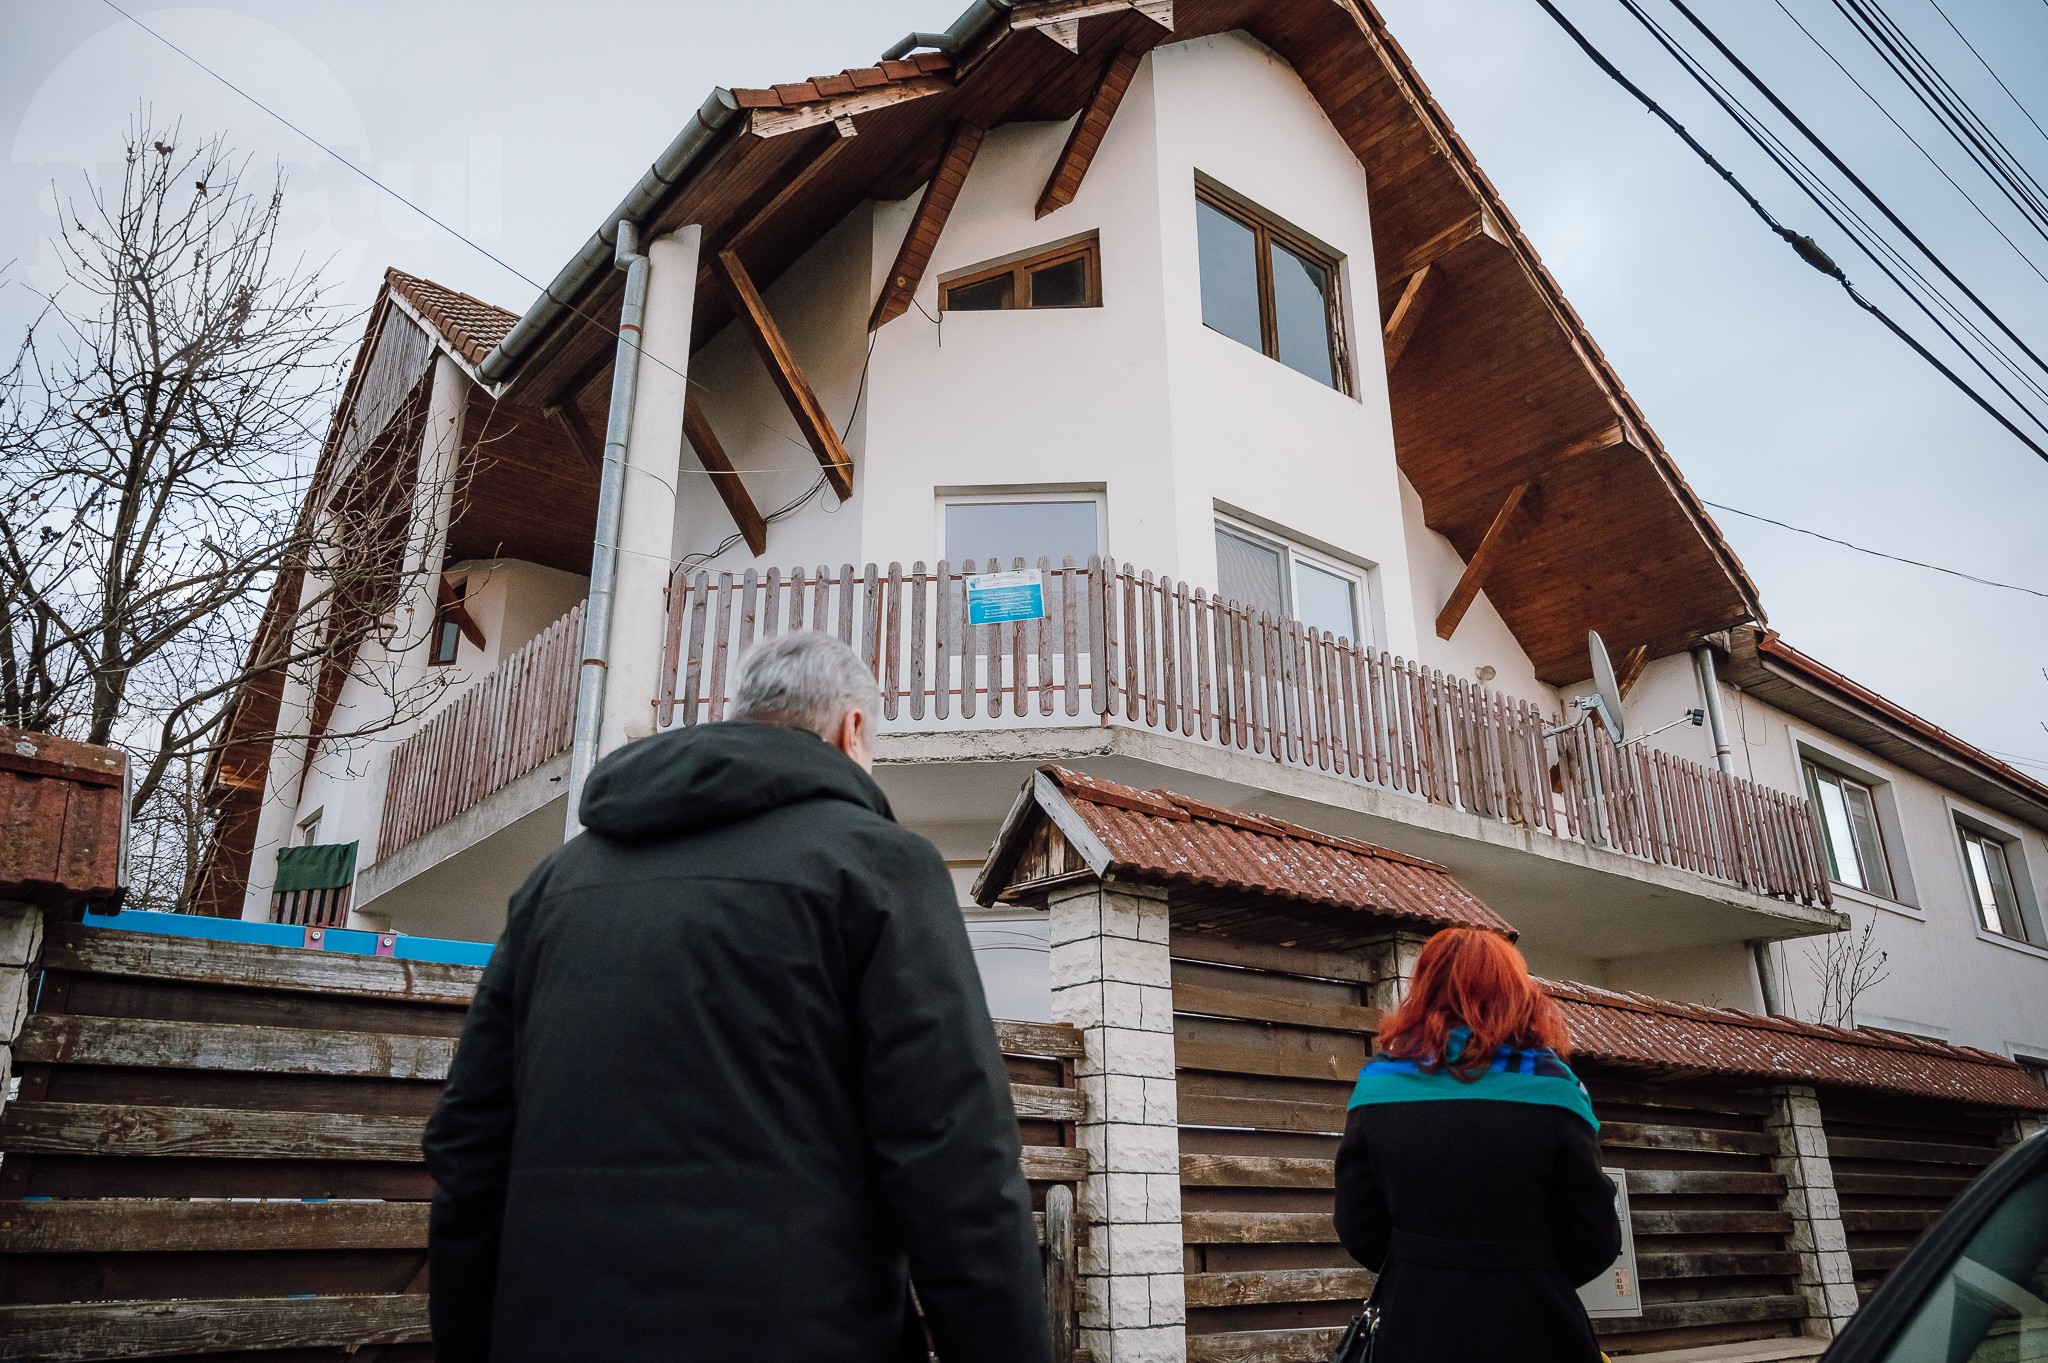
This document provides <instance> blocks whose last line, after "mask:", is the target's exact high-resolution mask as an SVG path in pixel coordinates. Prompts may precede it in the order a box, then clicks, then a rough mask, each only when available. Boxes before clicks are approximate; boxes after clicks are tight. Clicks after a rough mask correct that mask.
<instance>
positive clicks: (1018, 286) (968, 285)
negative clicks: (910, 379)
mask: <svg viewBox="0 0 2048 1363" xmlns="http://www.w3.org/2000/svg"><path fill="white" fill-rule="evenodd" d="M1101 306H1102V253H1101V251H1100V249H1099V248H1098V246H1097V241H1096V238H1094V237H1089V238H1087V239H1086V240H1085V241H1070V242H1067V243H1066V244H1065V245H1062V246H1056V247H1053V248H1051V249H1049V250H1044V251H1039V252H1036V253H1034V254H1031V255H1027V256H1024V257H1022V258H1020V259H1016V260H1009V261H1001V262H998V263H996V264H993V265H986V266H976V267H975V268H974V269H971V270H969V271H967V272H966V273H964V274H961V275H957V276H955V277H954V278H952V279H949V280H946V281H944V282H943V283H942V284H941V285H940V286H939V310H940V311H941V312H1001V311H1004V310H1006V309H1010V308H1099V307H1101Z"/></svg>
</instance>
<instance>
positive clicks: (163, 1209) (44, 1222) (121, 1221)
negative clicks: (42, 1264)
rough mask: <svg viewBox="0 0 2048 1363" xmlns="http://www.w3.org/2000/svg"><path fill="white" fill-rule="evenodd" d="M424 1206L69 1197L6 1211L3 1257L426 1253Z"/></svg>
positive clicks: (0, 1237)
mask: <svg viewBox="0 0 2048 1363" xmlns="http://www.w3.org/2000/svg"><path fill="white" fill-rule="evenodd" d="M427 1205H428V1204H426V1203H425V1202H213V1201H183V1200H179V1199H174V1198H107V1199H103V1200H97V1201H81V1200H76V1199H65V1200H60V1201H54V1202H17V1203H12V1204H9V1205H7V1206H6V1207H4V1208H0V1253H6V1254H134V1253H150V1254H163V1253H224V1252H229V1251H239V1252H247V1251H252V1250H348V1249H425V1248H426V1245H427Z"/></svg>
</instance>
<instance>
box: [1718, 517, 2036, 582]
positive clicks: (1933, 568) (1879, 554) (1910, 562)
mask: <svg viewBox="0 0 2048 1363" xmlns="http://www.w3.org/2000/svg"><path fill="white" fill-rule="evenodd" d="M1702 500H1705V499H1704V498H1702ZM1707 505H1708V506H1711V507H1712V508H1714V510H1716V511H1726V512H1728V513H1729V514H1730V515H1733V516H1744V517H1747V518H1748V519H1750V520H1753V521H1762V522H1763V523H1764V524H1765V525H1775V526H1777V527H1778V528H1779V529H1780V530H1790V531H1792V532H1793V533H1794V534H1797V535H1806V536H1809V537H1811V538H1813V539H1817V540H1826V541H1827V542H1828V543H1829V544H1838V545H1840V546H1841V547H1842V548H1844V549H1854V550H1855V551H1856V552H1857V553H1859V554H1868V555H1870V556H1871V557H1872V558H1883V559H1890V560H1891V561H1892V562H1893V563H1903V564H1905V565H1907V566H1908V567H1912V568H1925V569H1926V570H1927V571H1928V572H1930V573H1945V574H1947V575H1948V576H1950V577H1959V578H1962V579H1963V580H1964V581H1965V582H1974V583H1976V584H1977V585H1978V586H1980V587H1997V588H2000V589H2001V590H2004V591H2008V592H2023V593H2025V594H2026V595H2028V596H2038V597H2040V598H2041V599H2042V600H2043V601H2048V592H2044V591H2040V590H2038V589H2036V588H2033V587H2022V586H2020V585H2019V584H2018V583H2014V582H1998V581H1994V580H1993V579H1991V578H1988V577H1978V576H1977V575H1976V574H1975V573H1966V572H1963V571H1962V570H1961V569H1959V568H1944V567H1942V566H1941V565H1940V564H1939V563H1923V562H1921V561H1920V560H1919V559H1917V558H1905V557H1903V556H1901V555H1899V554H1888V553H1886V552H1885V551H1884V550H1882V549H1872V548H1869V547H1867V546H1865V545H1861V544H1853V543H1851V542H1850V541H1848V540H1845V539H1837V538H1835V537H1834V536H1833V535H1823V534H1822V533H1821V532H1820V531H1818V530H1808V529H1807V528H1806V527H1805V526H1803V525H1793V524H1791V523H1789V522H1787V521H1781V520H1778V519H1777V518H1776V517H1773V516H1765V515H1760V514H1759V513H1757V512H1754V511H1744V510H1743V509H1742V508H1741V507H1739V506H1728V505H1726V504H1724V503H1721V502H1707Z"/></svg>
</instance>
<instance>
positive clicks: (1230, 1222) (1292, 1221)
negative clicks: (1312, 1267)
mask: <svg viewBox="0 0 2048 1363" xmlns="http://www.w3.org/2000/svg"><path fill="white" fill-rule="evenodd" d="M1181 1238H1182V1239H1184V1240H1185V1241H1186V1242H1187V1243H1188V1244H1191V1245H1334V1244H1336V1243H1337V1220H1336V1217H1334V1216H1332V1215H1331V1214H1330V1213H1328V1212H1182V1213H1181Z"/></svg>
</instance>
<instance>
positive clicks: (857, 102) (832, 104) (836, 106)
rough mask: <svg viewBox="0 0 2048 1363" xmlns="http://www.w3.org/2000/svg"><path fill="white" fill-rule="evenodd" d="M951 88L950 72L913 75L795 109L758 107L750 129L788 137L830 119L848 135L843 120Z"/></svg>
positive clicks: (756, 133)
mask: <svg viewBox="0 0 2048 1363" xmlns="http://www.w3.org/2000/svg"><path fill="white" fill-rule="evenodd" d="M952 88H953V78H952V77H951V76H913V77H911V78H910V79H909V80H899V81H891V82H890V83H889V84H887V85H877V86H875V87H874V88H873V89H870V90H856V91H854V92H853V93H852V94H850V95H836V96H834V97H832V98H831V99H820V100H813V101H812V102H811V103H809V104H799V105H797V106H796V107H795V108H794V109H756V110H754V111H753V112H752V113H750V114H748V115H747V131H748V132H750V133H752V134H753V135H754V136H756V137H785V136H787V135H789V134H790V133H800V132H802V131H803V130H804V129H806V128H822V127H824V126H825V125H826V124H827V123H830V124H833V125H834V126H836V127H839V134H840V136H841V137H845V136H847V135H848V134H847V132H846V128H845V126H843V125H842V124H841V120H847V121H848V122H850V121H851V120H853V119H855V118H857V117H859V116H860V115H862V114H869V113H873V112H874V111H875V110H877V109H888V108H893V107H894V106H896V105H898V104H906V103H908V102H910V101H911V100H914V99H923V98H925V97H926V96H928V95H943V94H945V93H946V92H947V91H948V90H951V89H952Z"/></svg>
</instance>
